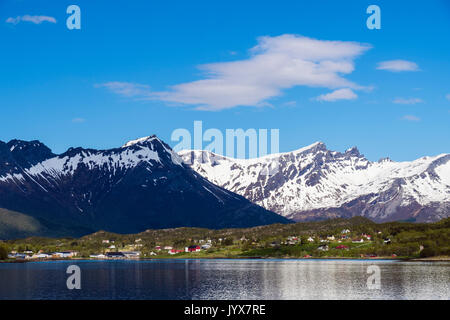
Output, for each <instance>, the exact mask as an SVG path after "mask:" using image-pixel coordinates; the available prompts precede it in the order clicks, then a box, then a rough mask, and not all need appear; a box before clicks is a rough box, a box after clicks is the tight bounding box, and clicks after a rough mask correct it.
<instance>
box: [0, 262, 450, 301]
mask: <svg viewBox="0 0 450 320" xmlns="http://www.w3.org/2000/svg"><path fill="white" fill-rule="evenodd" d="M70 264H77V265H78V266H80V268H81V270H82V275H81V278H82V289H81V290H68V289H67V288H66V279H67V274H66V273H65V270H66V268H67V267H68V266H69V265H70ZM371 264H376V265H377V266H379V268H380V270H381V288H380V289H377V290H369V289H368V288H367V285H366V281H367V278H368V277H369V274H367V267H368V266H369V265H371ZM449 280H450V263H445V262H439V263H436V262H435V263H427V262H399V261H373V260H372V261H368V260H151V261H77V262H76V263H75V262H66V261H59V262H32V263H23V264H0V299H449V298H450V286H449V282H450V281H449Z"/></svg>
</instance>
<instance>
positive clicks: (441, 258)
mask: <svg viewBox="0 0 450 320" xmlns="http://www.w3.org/2000/svg"><path fill="white" fill-rule="evenodd" d="M77 260H82V261H118V260H119V261H150V260H362V261H363V260H366V261H377V260H390V261H405V262H450V257H449V256H437V257H427V258H402V257H400V258H398V257H397V258H393V257H364V258H361V257H320V258H319V257H310V258H301V257H300V258H292V257H284V258H277V257H179V258H177V257H161V258H140V259H91V258H75V259H40V260H39V259H36V260H1V261H0V263H28V262H57V261H77Z"/></svg>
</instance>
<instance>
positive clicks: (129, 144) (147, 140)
mask: <svg viewBox="0 0 450 320" xmlns="http://www.w3.org/2000/svg"><path fill="white" fill-rule="evenodd" d="M154 139H158V137H157V136H156V135H154V134H152V135H151V136H148V137H142V138H138V139H135V140H130V141H128V142H127V143H125V144H124V145H123V146H122V148H128V147H131V146H134V145H136V144H142V143H145V142H150V141H152V140H154ZM158 140H159V139H158Z"/></svg>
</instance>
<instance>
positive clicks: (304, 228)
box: [0, 217, 450, 260]
mask: <svg viewBox="0 0 450 320" xmlns="http://www.w3.org/2000/svg"><path fill="white" fill-rule="evenodd" d="M189 247H197V248H198V250H193V251H194V252H190V251H189V250H187V248H189ZM63 251H71V252H77V256H76V258H77V259H78V258H89V257H92V256H93V255H97V256H98V255H100V256H101V255H105V254H107V253H108V252H130V251H132V252H139V255H138V256H139V257H140V258H391V259H412V258H432V257H444V258H445V257H447V258H448V257H449V256H450V218H446V219H443V220H441V221H439V222H435V223H410V222H389V223H381V224H377V223H374V222H372V221H370V220H368V219H366V218H362V217H353V218H350V219H331V220H326V221H319V222H300V223H295V224H287V225H282V224H274V225H268V226H260V227H254V228H245V229H221V230H210V229H202V228H175V229H161V230H147V231H145V232H142V233H139V234H116V233H110V232H105V231H99V232H96V233H94V234H90V235H87V236H84V237H81V238H37V237H31V238H26V239H17V240H6V241H0V260H6V259H8V254H11V252H12V253H23V252H26V253H31V252H32V253H42V252H63ZM171 251H172V252H171ZM186 251H187V252H186Z"/></svg>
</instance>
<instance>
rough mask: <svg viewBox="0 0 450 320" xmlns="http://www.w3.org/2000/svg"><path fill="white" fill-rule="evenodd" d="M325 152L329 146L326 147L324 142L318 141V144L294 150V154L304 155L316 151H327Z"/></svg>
mask: <svg viewBox="0 0 450 320" xmlns="http://www.w3.org/2000/svg"><path fill="white" fill-rule="evenodd" d="M325 150H327V146H326V145H325V143H323V142H322V141H317V142H314V143H313V144H310V145H309V146H306V147H303V148H300V149H297V150H294V151H293V152H294V153H302V152H305V151H312V152H315V151H325Z"/></svg>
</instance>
